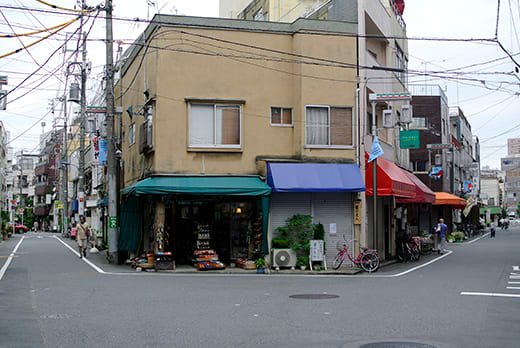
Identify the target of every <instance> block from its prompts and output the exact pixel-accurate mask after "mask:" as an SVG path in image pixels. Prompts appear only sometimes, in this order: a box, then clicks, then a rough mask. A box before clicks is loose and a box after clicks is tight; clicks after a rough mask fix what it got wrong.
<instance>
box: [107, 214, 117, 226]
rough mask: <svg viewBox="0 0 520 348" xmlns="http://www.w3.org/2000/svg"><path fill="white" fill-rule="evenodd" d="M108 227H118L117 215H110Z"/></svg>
mask: <svg viewBox="0 0 520 348" xmlns="http://www.w3.org/2000/svg"><path fill="white" fill-rule="evenodd" d="M108 228H117V216H110V217H109V218H108Z"/></svg>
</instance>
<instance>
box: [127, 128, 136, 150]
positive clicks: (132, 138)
mask: <svg viewBox="0 0 520 348" xmlns="http://www.w3.org/2000/svg"><path fill="white" fill-rule="evenodd" d="M133 144H135V123H132V124H131V125H130V127H128V145H129V146H130V145H133Z"/></svg>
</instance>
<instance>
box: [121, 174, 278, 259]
mask: <svg viewBox="0 0 520 348" xmlns="http://www.w3.org/2000/svg"><path fill="white" fill-rule="evenodd" d="M121 193H122V194H123V200H122V202H121V219H120V220H121V232H120V234H119V249H120V250H124V251H137V250H138V248H139V240H140V239H141V227H142V226H141V224H142V220H141V215H140V212H142V204H143V202H142V200H143V199H144V198H143V197H138V196H136V195H141V194H151V195H154V194H156V195H164V194H185V195H206V196H208V195H213V196H220V195H222V196H226V195H227V196H257V197H258V199H259V200H260V201H261V207H262V221H263V235H264V243H263V244H264V254H265V253H267V226H268V221H269V220H268V219H269V195H270V194H271V187H269V186H268V185H267V184H266V183H264V182H263V181H262V180H260V179H259V178H257V177H253V176H249V177H244V176H240V177H237V176H157V177H150V178H146V179H144V180H141V181H139V182H137V183H135V184H133V185H130V186H128V187H125V188H124V189H123V190H122V191H121Z"/></svg>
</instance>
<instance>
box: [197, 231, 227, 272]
mask: <svg viewBox="0 0 520 348" xmlns="http://www.w3.org/2000/svg"><path fill="white" fill-rule="evenodd" d="M210 240H211V230H210V227H209V225H208V224H198V225H197V242H196V243H197V244H196V249H195V251H194V252H193V256H194V261H195V264H196V265H197V269H198V270H199V271H207V270H212V269H215V270H216V269H224V268H226V266H225V265H224V264H223V263H222V262H220V261H219V259H218V255H217V253H216V252H215V250H213V249H211V246H210Z"/></svg>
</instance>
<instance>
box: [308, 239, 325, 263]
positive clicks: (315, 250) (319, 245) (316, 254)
mask: <svg viewBox="0 0 520 348" xmlns="http://www.w3.org/2000/svg"><path fill="white" fill-rule="evenodd" d="M310 243H311V261H323V241H322V240H310Z"/></svg>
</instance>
